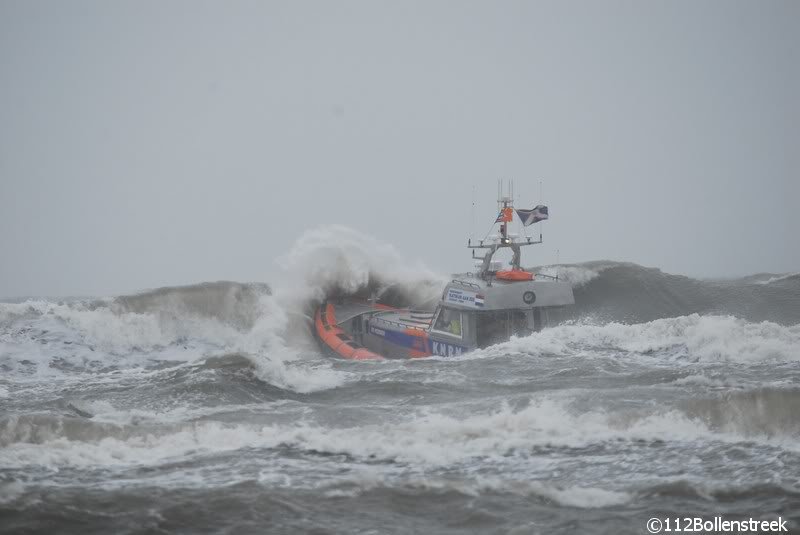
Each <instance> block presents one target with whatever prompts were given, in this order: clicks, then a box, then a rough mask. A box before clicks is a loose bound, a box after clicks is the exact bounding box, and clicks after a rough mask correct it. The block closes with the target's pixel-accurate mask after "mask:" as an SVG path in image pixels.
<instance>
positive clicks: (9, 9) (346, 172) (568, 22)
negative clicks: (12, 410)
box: [0, 0, 800, 296]
mask: <svg viewBox="0 0 800 535" xmlns="http://www.w3.org/2000/svg"><path fill="white" fill-rule="evenodd" d="M0 76H1V78H0V295H3V296H19V295H69V294H72V295H75V294H84V295H88V294H104V295H105V294H114V293H121V292H130V291H135V290H139V289H142V288H148V287H155V286H161V285H171V284H187V283H192V282H198V281H203V280H217V279H233V280H265V281H267V282H269V281H270V280H273V277H274V276H275V272H276V271H277V270H278V267H277V266H276V262H275V260H276V259H277V258H278V257H279V256H280V255H281V254H284V253H285V252H286V251H287V250H289V248H290V247H291V245H292V243H293V242H294V241H295V240H296V239H297V238H298V237H299V236H300V235H301V234H302V233H303V231H305V230H307V229H310V228H314V227H318V226H321V225H328V224H332V223H340V224H344V225H348V226H351V227H353V228H355V229H359V230H362V231H364V232H367V233H369V234H371V235H373V236H375V237H376V238H378V239H380V240H381V241H383V242H386V243H390V244H392V245H394V246H395V247H396V248H397V249H398V250H399V251H400V252H401V254H402V255H403V256H404V257H407V258H408V259H409V261H410V262H415V261H423V262H425V263H426V264H427V265H428V266H430V267H431V268H433V269H435V270H438V271H441V272H452V271H459V270H460V271H463V270H467V269H469V268H470V267H471V265H472V262H471V260H470V259H469V253H468V252H467V251H466V249H464V248H463V246H464V245H465V242H466V239H467V237H468V236H469V232H470V228H471V219H470V210H471V203H472V191H473V187H474V188H475V191H476V193H477V195H478V201H479V202H478V206H477V207H478V210H477V213H476V220H477V221H478V222H479V223H480V224H478V225H476V234H477V233H478V232H477V231H478V229H480V231H481V233H483V232H485V230H486V228H487V227H488V225H490V224H491V222H492V220H493V219H494V217H495V215H496V214H495V212H494V204H493V201H494V197H495V188H496V179H497V178H500V177H504V178H514V179H515V180H516V190H517V194H518V197H519V198H520V201H521V202H519V203H518V204H519V205H529V206H528V207H530V206H532V205H533V204H535V203H536V202H537V201H538V200H539V198H538V197H539V195H538V188H539V186H538V182H539V180H543V181H544V200H545V201H546V202H547V204H549V206H550V213H551V220H550V221H549V222H548V223H546V226H545V228H544V232H545V241H546V244H545V245H544V246H539V248H538V249H536V248H534V250H528V251H526V253H527V254H526V258H525V259H526V264H536V263H546V262H552V261H554V260H555V250H556V248H558V249H559V250H560V260H561V261H562V262H577V261H584V260H596V259H611V260H622V261H633V262H637V263H641V264H644V265H647V266H654V267H659V268H661V269H663V270H665V271H669V272H673V273H684V274H689V275H695V276H732V275H741V274H747V273H753V272H760V271H772V272H784V271H798V270H800V245H798V244H800V239H798V235H799V234H800V222H798V213H797V212H798V210H797V204H798V201H799V200H800V185H799V183H800V104H799V103H798V95H800V2H796V1H786V2H778V1H764V2H756V1H749V2H734V1H727V0H726V1H720V2H717V1H702V2H698V1H670V2H665V1H659V2H652V1H639V0H637V1H630V2H617V1H587V2H560V1H559V2H533V1H526V2H510V1H506V2H488V1H484V2H462V1H448V2H445V1H437V2H427V1H426V2H408V1H403V2H399V1H397V2H385V1H384V2H381V1H363V2H360V1H359V2H355V1H339V2H329V1H318V2H307V1H301V2H297V1H291V2H290V1H285V2H269V1H258V2H244V1H232V2H221V1H220V2H198V1H190V2H182V1H174V0H173V1H167V2H162V1H139V0H137V1H113V2H109V1H105V0H103V1H98V2H87V1H76V0H71V1H60V0H59V1H28V0H24V1H9V0H0ZM521 207H524V206H521Z"/></svg>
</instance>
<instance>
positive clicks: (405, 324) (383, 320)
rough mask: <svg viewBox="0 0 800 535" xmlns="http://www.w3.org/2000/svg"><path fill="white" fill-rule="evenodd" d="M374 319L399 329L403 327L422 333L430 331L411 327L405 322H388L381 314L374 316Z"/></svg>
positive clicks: (416, 326) (417, 326) (414, 326)
mask: <svg viewBox="0 0 800 535" xmlns="http://www.w3.org/2000/svg"><path fill="white" fill-rule="evenodd" d="M372 319H374V320H379V321H382V322H383V323H386V324H389V325H397V326H398V327H402V328H404V329H414V330H417V331H422V332H427V331H428V330H427V329H426V328H424V327H420V326H419V325H409V324H407V323H403V322H400V321H394V320H387V319H386V318H383V317H381V316H380V315H379V314H375V315H374V316H372Z"/></svg>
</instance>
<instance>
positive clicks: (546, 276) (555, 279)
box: [536, 273, 558, 281]
mask: <svg viewBox="0 0 800 535" xmlns="http://www.w3.org/2000/svg"><path fill="white" fill-rule="evenodd" d="M539 277H544V278H545V279H550V280H553V281H557V280H558V274H556V276H555V277H554V276H552V275H545V274H544V273H537V274H536V278H537V279H538V278H539Z"/></svg>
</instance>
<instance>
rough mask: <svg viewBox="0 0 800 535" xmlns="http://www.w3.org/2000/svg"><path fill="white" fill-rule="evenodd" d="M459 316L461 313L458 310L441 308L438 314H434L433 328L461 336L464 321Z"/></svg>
mask: <svg viewBox="0 0 800 535" xmlns="http://www.w3.org/2000/svg"><path fill="white" fill-rule="evenodd" d="M461 316H462V314H461V312H459V311H458V310H453V309H451V308H442V309H441V310H440V311H439V315H438V316H436V322H435V323H434V324H433V330H434V331H439V332H443V333H447V334H449V335H451V336H457V337H459V338H461V337H462V335H463V332H464V322H463V318H462V317H461Z"/></svg>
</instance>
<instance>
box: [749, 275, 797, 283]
mask: <svg viewBox="0 0 800 535" xmlns="http://www.w3.org/2000/svg"><path fill="white" fill-rule="evenodd" d="M797 276H800V272H798V273H786V274H784V275H775V276H774V277H770V278H768V279H766V280H760V281H756V284H772V283H773V282H778V281H782V280H786V279H789V278H792V277H797Z"/></svg>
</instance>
